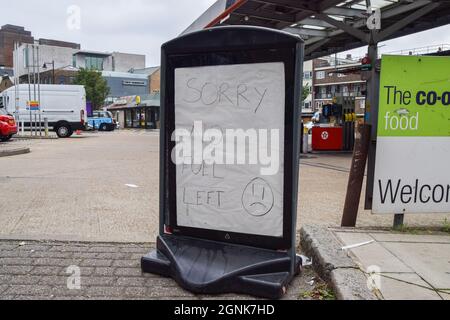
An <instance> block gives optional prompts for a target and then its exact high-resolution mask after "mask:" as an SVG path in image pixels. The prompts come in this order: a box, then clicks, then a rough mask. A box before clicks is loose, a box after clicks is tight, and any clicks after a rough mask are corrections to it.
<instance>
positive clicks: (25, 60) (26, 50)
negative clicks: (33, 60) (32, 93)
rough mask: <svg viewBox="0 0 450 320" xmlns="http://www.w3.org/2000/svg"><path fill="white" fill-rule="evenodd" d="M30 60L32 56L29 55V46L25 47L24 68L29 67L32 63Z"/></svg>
mask: <svg viewBox="0 0 450 320" xmlns="http://www.w3.org/2000/svg"><path fill="white" fill-rule="evenodd" d="M29 61H30V57H29V50H28V47H27V48H25V49H23V67H24V68H28V66H29V65H30V63H29Z"/></svg>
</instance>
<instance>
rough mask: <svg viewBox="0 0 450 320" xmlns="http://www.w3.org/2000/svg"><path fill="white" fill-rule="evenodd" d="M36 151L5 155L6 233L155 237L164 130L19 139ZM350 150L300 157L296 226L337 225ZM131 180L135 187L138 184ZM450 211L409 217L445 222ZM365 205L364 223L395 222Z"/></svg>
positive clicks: (2, 219)
mask: <svg viewBox="0 0 450 320" xmlns="http://www.w3.org/2000/svg"><path fill="white" fill-rule="evenodd" d="M10 145H11V146H26V147H30V148H31V149H32V153H30V154H26V155H21V156H16V157H7V158H0V194H1V195H2V198H4V199H8V200H7V201H1V202H0V213H1V214H0V238H3V239H35V240H42V239H47V240H63V241H103V242H108V241H115V242H152V241H154V240H155V238H156V234H157V229H158V228H157V225H158V210H159V208H158V207H159V204H158V203H159V135H158V133H156V132H147V131H140V130H123V131H119V132H114V133H84V134H83V136H81V137H76V136H74V137H73V138H71V139H59V140H44V141H40V140H25V141H13V142H12V143H11V144H10ZM350 162H351V155H346V154H340V155H326V154H322V155H313V156H311V157H310V158H308V159H302V160H301V163H302V164H301V170H300V193H299V209H298V212H299V219H298V223H299V224H298V227H299V228H300V227H301V226H302V225H304V224H317V225H323V226H334V227H335V226H338V225H339V224H340V220H341V214H342V209H343V205H344V199H345V190H346V186H347V179H348V168H349V167H350ZM127 185H135V186H137V187H138V188H132V187H130V186H127ZM446 217H447V218H449V219H450V215H411V216H406V218H405V222H406V223H407V224H408V225H411V226H414V225H421V226H436V227H439V226H442V224H443V221H444V219H445V218H446ZM392 219H393V217H391V216H372V215H371V214H370V212H368V211H364V210H363V206H362V203H361V210H360V215H359V217H358V226H360V227H367V226H377V227H390V226H391V225H392Z"/></svg>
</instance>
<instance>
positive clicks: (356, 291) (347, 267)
mask: <svg viewBox="0 0 450 320" xmlns="http://www.w3.org/2000/svg"><path fill="white" fill-rule="evenodd" d="M300 238H301V247H302V251H303V252H304V253H305V254H307V255H308V256H310V257H311V258H312V261H313V266H314V268H315V270H316V271H317V272H318V273H319V275H321V276H322V277H323V279H325V280H326V281H328V282H329V285H330V286H331V287H332V288H333V289H334V292H335V294H336V297H337V299H339V300H376V299H377V296H376V295H375V294H374V292H373V291H372V290H371V289H370V288H369V287H368V285H367V277H366V276H365V273H364V272H363V271H362V270H361V269H360V267H359V266H358V264H357V263H355V262H354V261H353V260H352V258H350V257H349V256H348V254H347V252H345V251H343V250H341V247H342V244H341V243H340V241H339V240H338V239H337V236H336V235H335V234H334V233H333V231H332V230H331V229H329V228H324V227H321V226H317V225H305V226H303V227H302V230H301V231H300Z"/></svg>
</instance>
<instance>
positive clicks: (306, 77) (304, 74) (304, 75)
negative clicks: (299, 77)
mask: <svg viewBox="0 0 450 320" xmlns="http://www.w3.org/2000/svg"><path fill="white" fill-rule="evenodd" d="M311 78H312V72H304V73H303V79H304V80H310V79H311Z"/></svg>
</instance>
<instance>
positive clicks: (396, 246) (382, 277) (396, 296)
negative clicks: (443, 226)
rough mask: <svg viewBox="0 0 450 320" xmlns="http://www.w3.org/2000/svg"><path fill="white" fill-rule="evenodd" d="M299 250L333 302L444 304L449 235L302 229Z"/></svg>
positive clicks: (449, 285) (449, 278) (449, 295)
mask: <svg viewBox="0 0 450 320" xmlns="http://www.w3.org/2000/svg"><path fill="white" fill-rule="evenodd" d="M301 237H302V247H303V249H304V250H305V251H306V253H307V254H308V255H310V256H312V257H313V259H314V263H315V268H316V270H317V271H318V272H319V274H320V275H321V276H322V277H323V278H324V279H326V280H327V281H329V283H330V285H331V286H332V287H333V288H334V289H335V292H336V295H337V297H338V298H339V299H369V298H371V297H372V298H374V297H375V296H376V297H378V298H379V299H386V300H450V234H448V233H431V232H428V233H423V234H408V233H394V232H386V231H379V230H370V229H346V228H324V227H317V226H304V227H303V229H302V232H301Z"/></svg>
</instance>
